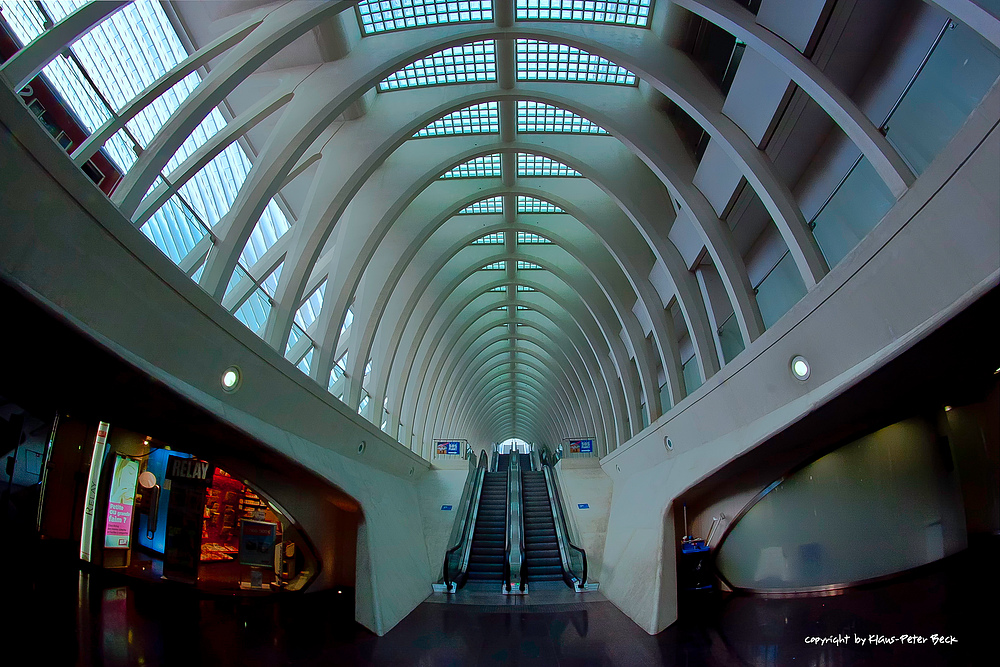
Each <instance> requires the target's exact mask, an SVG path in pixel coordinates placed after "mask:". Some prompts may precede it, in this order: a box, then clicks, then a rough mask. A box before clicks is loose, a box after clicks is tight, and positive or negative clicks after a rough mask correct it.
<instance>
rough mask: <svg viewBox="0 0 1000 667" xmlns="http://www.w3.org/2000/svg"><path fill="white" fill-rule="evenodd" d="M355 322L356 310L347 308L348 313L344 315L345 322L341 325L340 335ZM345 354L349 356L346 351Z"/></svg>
mask: <svg viewBox="0 0 1000 667" xmlns="http://www.w3.org/2000/svg"><path fill="white" fill-rule="evenodd" d="M353 323H354V310H353V309H352V308H348V309H347V314H346V315H344V324H343V325H342V326H341V327H340V335H341V336H343V335H344V332H345V331H347V329H348V328H349V327H350V326H351V324H353ZM344 356H347V355H346V353H345V355H344Z"/></svg>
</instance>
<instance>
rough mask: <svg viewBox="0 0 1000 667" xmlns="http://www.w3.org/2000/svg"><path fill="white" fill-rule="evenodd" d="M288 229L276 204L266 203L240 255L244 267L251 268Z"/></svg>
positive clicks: (272, 200)
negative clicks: (262, 213)
mask: <svg viewBox="0 0 1000 667" xmlns="http://www.w3.org/2000/svg"><path fill="white" fill-rule="evenodd" d="M290 228H291V226H290V225H289V224H288V220H287V219H286V218H285V216H284V215H282V214H281V210H280V209H279V208H278V204H277V203H276V202H275V201H274V199H271V201H269V202H268V203H267V208H266V209H264V215H262V216H261V217H260V220H258V221H257V224H256V225H254V228H253V231H252V232H250V238H248V239H247V243H246V245H245V246H244V247H243V252H242V253H241V254H240V261H242V262H243V264H244V265H245V266H253V265H254V264H256V263H257V260H258V259H260V258H261V257H262V256H263V255H264V253H265V252H267V251H268V250H269V249H270V247H271V246H273V245H274V244H275V243H277V242H278V239H280V238H281V237H282V236H283V235H284V234H285V232H287V231H288V230H289V229H290Z"/></svg>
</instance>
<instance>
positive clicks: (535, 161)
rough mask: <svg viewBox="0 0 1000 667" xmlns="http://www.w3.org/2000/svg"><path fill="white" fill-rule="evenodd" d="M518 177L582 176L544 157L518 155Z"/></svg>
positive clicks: (528, 154)
mask: <svg viewBox="0 0 1000 667" xmlns="http://www.w3.org/2000/svg"><path fill="white" fill-rule="evenodd" d="M517 175H518V176H582V174H581V173H580V172H578V171H577V170H576V169H573V168H572V167H568V166H566V165H564V164H563V163H562V162H556V161H555V160H553V159H551V158H547V157H545V156H544V155H532V154H530V153H518V154H517Z"/></svg>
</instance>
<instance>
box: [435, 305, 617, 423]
mask: <svg viewBox="0 0 1000 667" xmlns="http://www.w3.org/2000/svg"><path fill="white" fill-rule="evenodd" d="M540 316H541V317H545V319H546V322H548V323H551V324H553V325H554V324H555V322H553V321H552V320H551V319H548V318H547V317H546V316H544V315H540ZM490 326H492V327H495V325H490ZM526 329H527V330H528V331H525V330H526ZM486 330H487V329H486V327H483V330H482V332H481V333H485V332H486ZM516 330H517V333H516V334H515V337H517V336H520V337H523V338H525V339H528V340H530V339H531V336H532V334H531V330H534V331H537V332H538V333H539V335H541V336H543V339H548V340H549V341H551V342H552V343H553V349H552V350H549V354H552V355H553V356H558V354H559V353H561V356H562V358H563V360H564V361H565V362H566V363H568V364H569V366H570V367H572V370H573V372H574V375H575V381H576V383H577V385H578V386H579V387H580V388H581V391H582V396H583V398H584V401H583V402H584V403H585V404H586V406H587V409H588V411H589V415H590V417H589V421H590V422H592V423H594V424H600V425H601V429H602V430H604V431H605V432H606V431H607V426H608V421H607V420H608V419H613V416H612V415H611V414H610V410H611V406H610V403H609V402H607V401H606V394H605V392H603V391H601V386H600V384H601V383H600V382H599V381H598V379H597V378H595V377H594V375H595V373H594V371H593V368H592V365H591V362H589V360H588V359H586V358H585V357H584V356H583V355H582V354H581V353H580V352H579V350H578V349H577V347H576V345H574V344H573V342H572V341H568V346H569V347H572V348H573V349H574V351H575V352H576V354H574V355H571V354H569V353H568V352H567V351H566V347H567V345H566V343H562V341H561V340H560V338H561V337H563V338H564V337H565V334H563V333H562V331H561V330H560V329H559V328H555V329H554V328H553V327H551V326H546V325H544V324H540V323H538V322H535V321H526V322H524V323H522V325H521V326H519V327H517V329H516ZM479 335H481V334H474V335H473V336H474V338H478V337H479ZM561 343H562V344H561ZM465 356H466V355H463V358H464V357H465ZM594 361H597V360H596V359H595V360H594ZM459 365H460V364H459ZM454 368H455V367H454V366H453V367H452V370H450V371H448V372H446V377H450V376H451V375H452V374H453V373H454ZM603 379H604V380H606V378H603ZM571 381H572V379H571ZM468 396H469V394H462V393H460V392H453V393H452V396H451V397H450V398H448V399H447V400H446V401H445V402H444V403H443V405H444V406H445V408H444V410H443V414H446V415H456V416H459V417H460V416H461V415H463V414H464V413H465V410H464V407H463V403H464V402H467V397H468ZM602 398H604V399H605V402H602V401H601V399H602ZM585 419H586V415H585Z"/></svg>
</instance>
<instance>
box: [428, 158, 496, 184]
mask: <svg viewBox="0 0 1000 667" xmlns="http://www.w3.org/2000/svg"><path fill="white" fill-rule="evenodd" d="M441 178H500V155H499V154H498V153H494V154H493V155H480V156H479V157H477V158H473V159H471V160H469V161H468V162H463V163H462V164H460V165H458V166H457V167H455V168H454V169H452V170H451V171H447V172H445V173H444V174H442V175H441Z"/></svg>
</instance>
